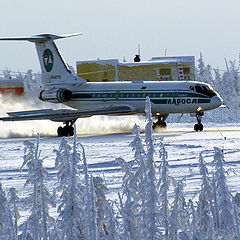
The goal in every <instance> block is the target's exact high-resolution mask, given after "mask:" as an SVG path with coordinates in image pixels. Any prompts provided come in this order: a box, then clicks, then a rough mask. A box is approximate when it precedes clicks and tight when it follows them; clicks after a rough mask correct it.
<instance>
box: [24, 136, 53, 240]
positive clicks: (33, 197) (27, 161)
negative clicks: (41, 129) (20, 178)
mask: <svg viewBox="0 0 240 240" xmlns="http://www.w3.org/2000/svg"><path fill="white" fill-rule="evenodd" d="M39 142H40V136H39V134H38V136H37V143H36V146H35V145H34V144H33V143H31V142H29V141H24V145H25V148H24V161H23V164H22V167H21V169H22V168H23V167H25V166H26V167H27V170H28V178H27V180H26V183H25V186H26V185H28V184H31V185H33V192H32V193H31V194H30V196H29V197H28V202H29V204H30V206H31V210H30V211H31V215H30V216H29V218H28V220H27V221H26V222H25V223H24V226H23V227H22V228H23V229H24V230H23V235H25V236H27V235H29V236H31V237H32V238H33V239H34V240H38V239H43V240H47V239H48V227H47V224H48V223H49V222H52V221H53V218H51V217H50V216H49V212H48V205H49V204H52V205H53V206H54V202H53V199H52V197H51V194H50V192H49V191H48V189H47V187H46V185H45V183H44V180H45V178H46V176H47V171H46V169H45V168H44V167H43V165H42V161H43V159H40V154H41V151H40V150H39ZM26 234H27V235H26ZM23 239H24V238H23Z"/></svg>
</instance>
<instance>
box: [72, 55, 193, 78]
mask: <svg viewBox="0 0 240 240" xmlns="http://www.w3.org/2000/svg"><path fill="white" fill-rule="evenodd" d="M76 65H77V74H78V76H79V77H81V78H84V79H86V80H87V81H89V82H112V81H143V80H144V81H146V80H151V81H184V80H185V81H194V80H195V58H194V56H173V57H168V56H167V57H153V58H152V59H150V60H149V61H140V58H139V55H136V56H135V58H134V62H120V61H119V60H118V59H106V60H100V59H97V60H90V61H77V62H76Z"/></svg>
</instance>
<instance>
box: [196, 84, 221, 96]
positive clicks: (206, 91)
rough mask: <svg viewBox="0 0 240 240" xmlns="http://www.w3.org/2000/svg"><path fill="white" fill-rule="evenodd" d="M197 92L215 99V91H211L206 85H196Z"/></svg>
mask: <svg viewBox="0 0 240 240" xmlns="http://www.w3.org/2000/svg"><path fill="white" fill-rule="evenodd" d="M195 89H196V92H198V93H201V94H204V95H207V96H208V97H213V96H215V95H217V94H216V92H215V91H214V90H213V89H210V88H209V87H208V86H206V85H198V84H197V85H195Z"/></svg>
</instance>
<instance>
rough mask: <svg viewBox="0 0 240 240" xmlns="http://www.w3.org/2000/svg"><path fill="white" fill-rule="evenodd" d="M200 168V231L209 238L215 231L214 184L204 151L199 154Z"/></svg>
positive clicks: (198, 208)
mask: <svg viewBox="0 0 240 240" xmlns="http://www.w3.org/2000/svg"><path fill="white" fill-rule="evenodd" d="M199 169H200V174H201V177H202V184H201V189H200V193H199V199H198V206H197V213H198V221H199V225H198V227H199V231H200V232H201V235H202V236H203V237H205V238H207V239H211V238H212V233H213V232H212V231H213V227H214V226H213V217H212V216H213V214H214V210H213V203H212V196H213V191H212V184H211V179H210V177H209V175H208V169H207V167H206V163H205V161H204V159H203V156H202V153H200V155H199Z"/></svg>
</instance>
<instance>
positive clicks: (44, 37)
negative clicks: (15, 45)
mask: <svg viewBox="0 0 240 240" xmlns="http://www.w3.org/2000/svg"><path fill="white" fill-rule="evenodd" d="M79 35H82V33H73V34H61V35H54V34H39V35H34V36H30V37H3V38H0V40H1V41H4V40H5V41H29V42H45V41H49V40H56V39H60V38H69V37H75V36H79Z"/></svg>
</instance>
